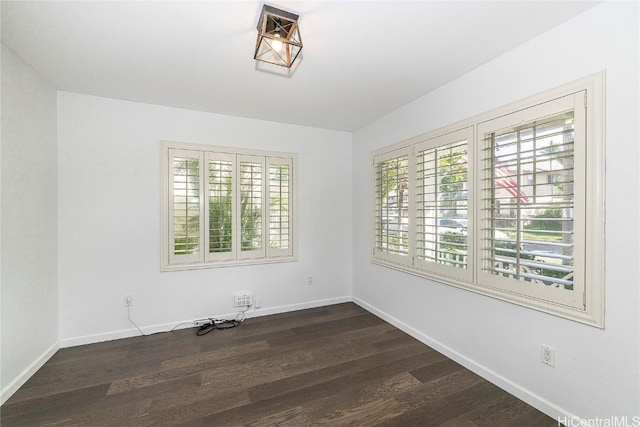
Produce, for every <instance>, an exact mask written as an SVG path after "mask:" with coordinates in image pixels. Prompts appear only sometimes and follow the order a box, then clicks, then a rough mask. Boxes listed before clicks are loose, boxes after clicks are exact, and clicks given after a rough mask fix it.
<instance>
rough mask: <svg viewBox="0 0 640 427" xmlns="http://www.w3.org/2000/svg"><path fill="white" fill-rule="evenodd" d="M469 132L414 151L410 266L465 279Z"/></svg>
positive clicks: (467, 267)
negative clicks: (413, 243) (412, 255)
mask: <svg viewBox="0 0 640 427" xmlns="http://www.w3.org/2000/svg"><path fill="white" fill-rule="evenodd" d="M470 137H471V128H467V129H462V130H459V131H456V132H452V133H449V134H446V135H443V136H439V137H436V138H433V139H431V140H428V141H425V142H423V143H420V144H418V145H417V146H416V148H415V152H416V178H415V183H414V185H416V225H415V235H416V238H415V241H416V251H415V258H416V260H415V266H416V267H417V268H422V269H425V270H429V271H433V272H436V273H438V274H442V275H447V276H451V277H456V278H459V279H466V280H470V279H471V277H472V274H473V272H472V271H471V267H470V261H471V258H472V257H469V254H470V253H472V252H473V251H472V250H471V249H470V248H471V247H472V241H473V240H472V236H473V221H472V218H470V212H471V209H470V201H469V196H468V195H469V192H470V191H471V188H470V185H469V175H470V174H472V172H470V168H471V166H470V165H471V164H472V161H471V160H472V159H471V158H470V157H471V156H470V154H469V149H468V140H469V138H470Z"/></svg>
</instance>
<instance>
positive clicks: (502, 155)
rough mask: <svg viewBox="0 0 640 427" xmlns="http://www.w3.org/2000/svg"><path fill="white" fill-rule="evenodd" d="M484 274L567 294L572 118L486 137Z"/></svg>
mask: <svg viewBox="0 0 640 427" xmlns="http://www.w3.org/2000/svg"><path fill="white" fill-rule="evenodd" d="M484 150H485V155H484V156H483V158H484V164H483V170H484V183H483V188H484V191H483V207H484V209H485V215H484V218H485V220H484V221H483V230H482V232H483V242H482V247H483V250H482V261H483V270H485V271H488V272H490V273H492V274H496V275H500V276H505V277H511V278H514V279H516V280H523V281H527V282H532V283H536V284H539V285H540V286H547V287H555V288H559V289H566V290H572V289H573V264H574V262H573V261H574V244H573V235H574V226H573V223H574V220H573V218H574V188H573V187H574V175H573V174H574V167H573V166H574V122H573V111H570V112H567V113H563V114H559V115H556V116H553V117H551V118H546V119H544V120H540V121H536V122H533V123H528V124H523V125H520V126H518V127H513V128H509V129H503V130H500V131H496V132H494V133H490V134H486V135H485V145H484Z"/></svg>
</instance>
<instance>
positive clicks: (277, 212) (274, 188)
mask: <svg viewBox="0 0 640 427" xmlns="http://www.w3.org/2000/svg"><path fill="white" fill-rule="evenodd" d="M269 246H270V247H271V248H275V249H288V248H289V165H270V166H269Z"/></svg>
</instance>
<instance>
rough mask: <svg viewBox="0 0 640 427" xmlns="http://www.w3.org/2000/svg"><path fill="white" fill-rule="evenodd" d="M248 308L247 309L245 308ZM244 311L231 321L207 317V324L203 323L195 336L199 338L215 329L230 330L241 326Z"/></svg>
mask: <svg viewBox="0 0 640 427" xmlns="http://www.w3.org/2000/svg"><path fill="white" fill-rule="evenodd" d="M247 308H248V307H247ZM245 311H246V310H244V311H239V312H238V314H237V315H236V318H235V319H233V320H230V319H213V318H211V317H209V318H208V319H207V320H208V323H205V324H204V325H200V327H199V328H198V330H197V331H196V335H198V336H199V337H201V336H202V335H206V334H208V333H209V332H211V331H213V330H215V329H231V328H235V327H236V326H240V325H242V323H243V322H244V320H245V319H244V312H245Z"/></svg>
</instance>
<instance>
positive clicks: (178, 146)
mask: <svg viewBox="0 0 640 427" xmlns="http://www.w3.org/2000/svg"><path fill="white" fill-rule="evenodd" d="M172 150H181V151H184V152H190V153H200V157H199V159H200V162H201V163H200V164H201V170H202V167H203V166H202V165H204V162H205V161H206V163H207V164H208V161H209V159H216V158H217V159H220V158H225V157H232V158H234V161H233V164H234V169H233V170H234V172H233V174H234V179H233V194H234V196H233V198H234V202H233V203H232V205H233V208H232V209H233V221H234V223H237V222H238V221H239V215H238V212H237V208H236V203H235V198H236V197H237V196H236V195H237V194H239V193H238V191H239V188H240V184H239V178H238V176H239V164H240V159H251V158H252V156H253V158H262V159H263V160H262V164H263V182H262V189H263V190H262V194H263V197H262V206H263V210H262V212H263V215H262V249H261V250H260V251H251V252H252V253H251V254H250V255H249V256H247V255H244V256H242V257H241V256H239V253H240V248H239V247H237V246H238V245H237V244H236V239H235V238H234V239H233V240H232V251H231V255H230V257H233V259H229V258H230V257H221V259H216V258H218V257H216V256H215V255H214V256H212V254H209V253H208V251H207V250H206V249H204V250H203V252H204V255H203V256H202V257H199V258H198V259H197V260H192V261H187V262H176V261H175V256H174V255H172V250H171V248H172V246H173V245H172V243H171V242H172V236H173V230H172V228H173V227H171V224H172V221H171V218H172V214H171V212H172V209H170V207H169V202H170V200H171V198H170V195H171V192H172V190H171V188H172V186H171V185H170V184H171V182H170V177H171V171H170V167H171V163H170V157H171V155H170V153H171V151H172ZM270 159H271V160H272V161H273V163H270V161H269V160H270ZM297 161H298V156H297V154H296V153H288V152H277V151H266V150H253V149H246V148H236V147H223V146H215V145H206V144H194V143H184V142H176V141H160V271H182V270H194V269H202V268H218V267H230V266H240V265H255V264H272V263H280V262H294V261H297V260H298V224H297V222H298V221H297V199H298V197H297V192H298V181H297V179H298V175H297V174H298V167H297ZM270 164H280V165H282V164H288V165H289V166H290V177H289V179H290V182H289V197H290V199H291V200H290V209H289V224H290V230H289V233H290V235H289V246H290V248H289V250H286V251H284V250H283V251H279V250H277V251H273V250H270V248H269V247H268V246H269V235H268V233H269V229H268V223H269V218H268V215H269V210H268V209H266V210H265V206H266V207H267V208H268V206H269V202H268V197H269V195H268V190H269V182H268V181H269V171H268V169H269V165H270ZM205 179H206V174H205V173H203V172H202V171H201V174H200V185H201V190H200V191H201V194H202V193H203V192H204V191H205V190H204V188H205V186H204V185H203V181H204V180H205ZM206 206H207V203H201V204H200V211H201V215H203V216H204V220H203V222H201V225H202V224H204V225H205V226H208V221H209V219H208V215H207V214H206V211H207V209H206ZM236 229H237V225H236ZM200 235H201V242H202V244H203V245H205V243H204V242H205V241H204V237H203V236H204V235H205V231H204V230H201V232H200ZM203 248H204V246H203ZM256 252H260V254H256ZM203 259H204V260H203Z"/></svg>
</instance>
